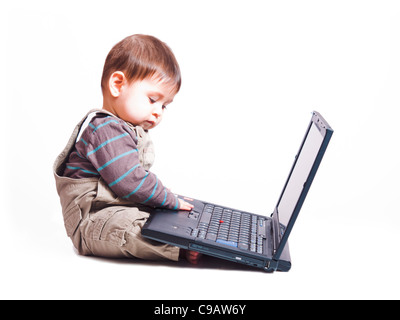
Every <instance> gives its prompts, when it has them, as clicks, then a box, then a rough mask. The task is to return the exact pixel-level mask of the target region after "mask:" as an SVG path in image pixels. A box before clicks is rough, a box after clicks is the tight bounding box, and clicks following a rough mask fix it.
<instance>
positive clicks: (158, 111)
mask: <svg viewBox="0 0 400 320" xmlns="http://www.w3.org/2000/svg"><path fill="white" fill-rule="evenodd" d="M153 115H154V116H155V117H156V118H158V117H160V116H161V115H162V105H161V104H158V103H157V104H156V105H155V106H154V109H153Z"/></svg>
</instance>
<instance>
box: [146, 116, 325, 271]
mask: <svg viewBox="0 0 400 320" xmlns="http://www.w3.org/2000/svg"><path fill="white" fill-rule="evenodd" d="M332 134H333V130H332V128H331V127H330V126H329V124H328V123H327V122H326V121H325V119H324V118H323V117H322V116H321V115H320V114H319V113H318V112H313V115H312V118H311V122H310V124H309V125H308V127H307V131H306V134H305V137H304V139H303V141H302V143H301V145H300V150H299V152H298V153H297V155H296V157H295V161H294V164H293V166H292V168H291V169H290V173H289V177H288V179H287V180H286V183H285V185H284V187H283V191H282V193H281V195H280V197H279V200H278V203H277V205H276V207H275V209H274V211H273V213H272V215H271V216H270V217H266V216H262V215H257V214H253V213H249V212H246V211H243V210H237V209H233V208H228V207H225V206H220V205H216V204H212V203H208V202H205V201H200V200H194V199H190V198H186V197H182V196H179V197H181V198H183V199H185V201H188V202H191V203H192V204H193V205H194V208H193V209H192V211H190V212H188V211H172V210H167V209H160V208H157V209H154V210H153V212H152V213H151V214H150V218H149V219H148V220H147V222H146V224H145V225H144V226H143V229H142V235H143V236H144V237H146V238H149V239H153V240H157V241H160V242H163V243H168V244H171V245H174V246H177V247H180V248H184V249H189V250H193V251H197V252H200V253H203V254H205V255H210V256H214V257H217V258H221V259H225V260H229V261H233V262H237V263H241V264H245V265H249V266H253V267H256V268H261V269H263V270H264V271H267V272H273V271H276V270H278V271H289V269H290V268H291V259H290V253H289V247H288V238H289V235H290V232H291V230H292V228H293V225H294V223H295V221H296V219H297V216H298V214H299V212H300V209H301V207H302V205H303V202H304V200H305V198H306V196H307V193H308V190H309V189H310V186H311V183H312V181H313V179H314V176H315V174H316V173H317V169H318V167H319V165H320V163H321V160H322V157H323V155H324V153H325V150H326V148H327V146H328V143H329V140H330V138H331V136H332Z"/></svg>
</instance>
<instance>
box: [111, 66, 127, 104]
mask: <svg viewBox="0 0 400 320" xmlns="http://www.w3.org/2000/svg"><path fill="white" fill-rule="evenodd" d="M125 81H126V78H125V75H124V73H123V72H121V71H115V72H114V73H113V74H112V75H111V76H110V80H109V81H108V87H109V89H110V93H111V95H112V96H113V97H115V98H117V97H119V95H120V94H121V88H122V86H123V85H124V83H125Z"/></svg>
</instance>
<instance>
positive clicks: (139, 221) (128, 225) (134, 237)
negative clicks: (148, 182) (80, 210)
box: [81, 206, 179, 261]
mask: <svg viewBox="0 0 400 320" xmlns="http://www.w3.org/2000/svg"><path fill="white" fill-rule="evenodd" d="M148 217H149V213H147V212H144V211H141V210H139V209H138V208H135V207H132V208H131V207H123V206H114V207H108V208H105V209H103V210H100V211H98V212H96V213H92V214H90V217H89V218H88V219H86V220H85V221H84V222H83V223H82V225H81V230H82V237H83V238H84V242H85V244H86V246H87V247H88V249H89V250H90V253H91V254H92V255H95V256H100V257H110V258H124V257H128V258H133V257H135V258H140V259H146V260H173V261H178V259H179V248H178V247H175V246H171V245H167V244H163V243H160V242H157V241H152V240H149V239H146V238H144V237H142V235H141V230H142V227H143V225H144V223H145V222H146V220H147V218H148Z"/></svg>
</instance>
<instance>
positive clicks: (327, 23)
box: [0, 0, 400, 299]
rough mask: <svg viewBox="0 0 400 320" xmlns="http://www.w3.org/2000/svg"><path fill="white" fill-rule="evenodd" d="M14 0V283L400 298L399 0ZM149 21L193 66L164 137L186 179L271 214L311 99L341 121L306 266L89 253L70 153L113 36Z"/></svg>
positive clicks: (8, 164)
mask: <svg viewBox="0 0 400 320" xmlns="http://www.w3.org/2000/svg"><path fill="white" fill-rule="evenodd" d="M0 12H1V13H0V15H1V16H0V21H1V26H0V27H1V28H0V30H1V42H0V48H1V50H0V54H1V57H0V63H1V65H0V67H1V85H0V88H1V98H0V101H1V102H0V103H1V116H2V121H1V126H0V128H1V151H0V155H1V157H0V161H1V163H0V165H1V167H0V168H1V179H0V181H1V184H0V186H1V190H0V191H1V193H0V195H1V199H0V200H1V201H0V205H1V208H0V210H1V211H0V214H1V224H0V228H1V231H0V248H1V250H0V261H1V263H0V298H2V299H14V298H23V299H31V298H36V299H48V298H50V299H61V298H62V299H64V298H65V299H84V298H90V299H92V298H94V299H97V298H101V299H124V298H126V299H167V298H168V299H281V298H288V299H331V298H332V299H358V298H360V299H376V298H377V299H384V298H389V299H391V298H393V299H394V298H397V299H399V298H400V294H399V290H398V287H399V285H400V276H399V271H398V268H399V263H400V257H399V251H400V250H399V248H398V246H399V244H400V236H399V227H400V218H399V213H400V212H399V205H398V202H399V201H398V199H399V192H398V191H399V178H400V175H399V169H398V163H399V151H398V150H399V143H398V137H399V124H398V122H399V111H398V110H399V106H400V95H399V88H400V59H399V57H400V4H399V2H398V1H385V0H379V1H351V0H346V1H265V0H264V1H253V0H246V1H234V0H229V1H222V0H217V1H216V0H212V1H207V0H202V1H178V0H177V1H142V0H140V1H135V0H129V1H118V0H113V1H99V0H96V1H85V0H79V1H65V2H61V1H12V2H10V4H4V2H1V8H0ZM134 33H145V34H152V35H155V36H156V37H158V38H160V39H161V40H163V41H165V42H166V43H167V44H168V45H169V46H170V47H171V48H172V50H173V51H174V53H175V55H176V57H177V59H178V61H179V63H180V66H181V71H182V75H183V85H182V88H181V92H180V93H179V94H178V95H177V97H176V99H175V101H174V103H173V104H172V105H171V106H170V107H169V108H168V110H167V114H166V116H165V119H164V121H163V123H162V124H161V125H160V126H159V127H158V128H156V129H154V130H153V134H152V135H153V139H154V142H155V144H156V151H157V157H156V164H155V166H154V167H153V172H155V173H156V174H158V176H159V177H160V179H161V180H162V181H163V183H164V184H166V185H167V186H168V187H170V188H171V189H172V190H173V191H175V192H177V193H183V194H186V195H189V196H192V197H196V198H199V199H204V200H208V201H212V202H215V203H219V204H223V205H226V206H231V207H235V208H238V209H246V210H249V211H252V212H254V213H260V214H265V215H269V214H270V213H271V212H272V210H273V208H274V206H275V204H276V201H277V199H278V196H279V194H280V191H281V189H282V187H283V184H284V181H285V179H286V177H287V174H288V172H289V169H290V166H291V164H292V162H293V160H294V155H295V153H296V152H297V150H298V146H299V144H300V141H301V139H302V137H303V134H304V132H305V129H306V126H307V123H308V121H309V120H310V117H311V112H312V111H313V110H317V111H319V112H320V113H321V114H322V115H323V116H324V117H325V118H326V120H327V121H328V122H329V123H330V125H331V126H332V127H333V128H334V130H335V133H334V135H333V138H332V140H331V144H330V146H329V148H328V150H327V153H326V155H325V158H324V160H323V162H322V164H321V167H320V170H319V172H318V174H317V176H316V179H315V181H314V184H313V186H312V188H311V190H310V193H309V196H308V198H307V199H306V202H305V204H304V206H303V209H302V212H301V214H300V216H299V219H298V222H297V223H296V226H295V228H294V230H293V233H292V235H291V238H290V251H291V256H292V263H293V266H292V269H291V270H290V272H288V273H274V274H272V275H271V274H264V273H263V272H260V271H258V270H252V269H251V270H249V269H243V268H239V269H236V265H234V266H232V265H231V264H229V263H226V262H225V263H224V262H220V261H219V260H216V259H207V258H206V259H203V261H202V263H201V264H200V266H198V267H191V266H188V265H187V264H186V263H184V262H180V263H147V262H138V261H130V260H129V261H115V260H107V259H99V258H93V257H81V256H78V255H77V254H76V253H75V252H74V250H73V248H72V244H71V242H70V240H69V239H68V238H67V236H66V233H65V230H64V226H63V222H62V216H61V208H60V205H59V199H58V196H57V193H56V190H55V184H54V179H53V176H52V164H53V161H54V159H55V158H56V156H57V155H58V153H59V152H60V151H61V150H62V149H63V147H64V145H65V144H66V142H67V139H68V138H69V136H70V134H71V132H72V129H73V127H74V126H75V124H76V123H77V122H78V121H79V120H80V119H81V117H82V116H83V115H84V114H85V113H86V111H88V110H89V109H91V108H95V107H101V104H102V97H101V91H100V77H101V72H102V67H103V63H104V60H105V57H106V55H107V53H108V51H109V50H110V49H111V47H112V46H113V45H114V44H115V43H116V42H118V41H119V40H121V39H122V38H124V37H125V36H128V35H131V34H134ZM194 279H196V280H194Z"/></svg>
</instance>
